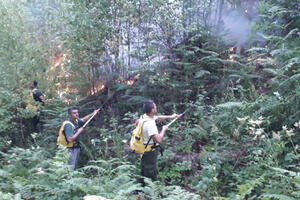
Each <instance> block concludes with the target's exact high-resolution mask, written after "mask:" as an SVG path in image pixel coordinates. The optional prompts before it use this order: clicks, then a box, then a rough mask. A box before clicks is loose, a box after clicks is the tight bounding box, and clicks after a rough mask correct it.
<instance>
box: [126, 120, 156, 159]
mask: <svg viewBox="0 0 300 200" xmlns="http://www.w3.org/2000/svg"><path fill="white" fill-rule="evenodd" d="M146 121H147V120H144V119H143V118H142V117H141V118H140V119H139V121H138V124H137V126H136V128H135V129H134V130H133V132H132V135H131V140H130V149H132V150H133V151H134V152H136V153H139V154H143V153H144V152H145V151H151V150H152V148H151V147H152V146H153V145H152V144H149V145H145V144H144V140H143V124H144V123H145V122H146ZM150 139H151V137H150ZM150 139H149V141H150ZM149 141H148V143H149ZM146 146H147V147H146Z"/></svg>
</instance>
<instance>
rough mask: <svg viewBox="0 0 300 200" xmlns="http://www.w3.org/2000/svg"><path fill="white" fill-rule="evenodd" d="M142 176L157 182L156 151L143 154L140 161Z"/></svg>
mask: <svg viewBox="0 0 300 200" xmlns="http://www.w3.org/2000/svg"><path fill="white" fill-rule="evenodd" d="M141 169H142V170H141V174H142V176H145V177H148V178H151V179H152V181H157V173H158V172H157V151H156V150H155V151H148V152H145V153H144V155H143V157H142V161H141Z"/></svg>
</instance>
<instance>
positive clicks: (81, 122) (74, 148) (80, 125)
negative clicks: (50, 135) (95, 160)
mask: <svg viewBox="0 0 300 200" xmlns="http://www.w3.org/2000/svg"><path fill="white" fill-rule="evenodd" d="M99 110H100V109H97V110H94V112H92V113H91V114H89V115H87V116H85V117H83V118H79V114H78V109H77V108H75V107H70V108H68V116H69V119H68V120H67V121H64V122H63V124H62V126H61V128H60V130H59V136H58V138H57V143H58V144H61V145H63V146H66V147H67V148H68V151H69V152H70V153H71V155H72V156H71V158H70V160H69V162H68V164H69V165H70V166H71V167H72V169H75V167H76V165H77V162H78V158H79V155H80V141H81V133H82V131H83V130H84V127H85V126H86V125H87V124H88V123H89V122H90V121H91V119H92V118H93V117H94V116H95V115H96V114H97V113H98V112H99Z"/></svg>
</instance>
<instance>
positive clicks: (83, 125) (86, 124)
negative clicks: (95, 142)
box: [82, 112, 98, 128]
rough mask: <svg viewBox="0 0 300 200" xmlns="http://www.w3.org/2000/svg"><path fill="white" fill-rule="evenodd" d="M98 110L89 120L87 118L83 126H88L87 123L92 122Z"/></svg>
mask: <svg viewBox="0 0 300 200" xmlns="http://www.w3.org/2000/svg"><path fill="white" fill-rule="evenodd" d="M97 113H98V112H95V113H94V114H93V115H92V116H91V117H90V118H89V120H87V121H86V122H85V124H84V125H83V126H82V127H83V128H84V127H86V126H87V125H88V123H90V121H91V120H92V119H93V118H94V117H95V115H96V114H97Z"/></svg>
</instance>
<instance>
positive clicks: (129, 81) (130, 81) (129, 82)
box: [125, 80, 134, 85]
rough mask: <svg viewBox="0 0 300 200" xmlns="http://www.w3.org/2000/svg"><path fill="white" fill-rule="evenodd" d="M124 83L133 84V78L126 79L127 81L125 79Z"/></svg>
mask: <svg viewBox="0 0 300 200" xmlns="http://www.w3.org/2000/svg"><path fill="white" fill-rule="evenodd" d="M125 83H126V84H127V85H133V84H134V81H133V80H127V81H125Z"/></svg>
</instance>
